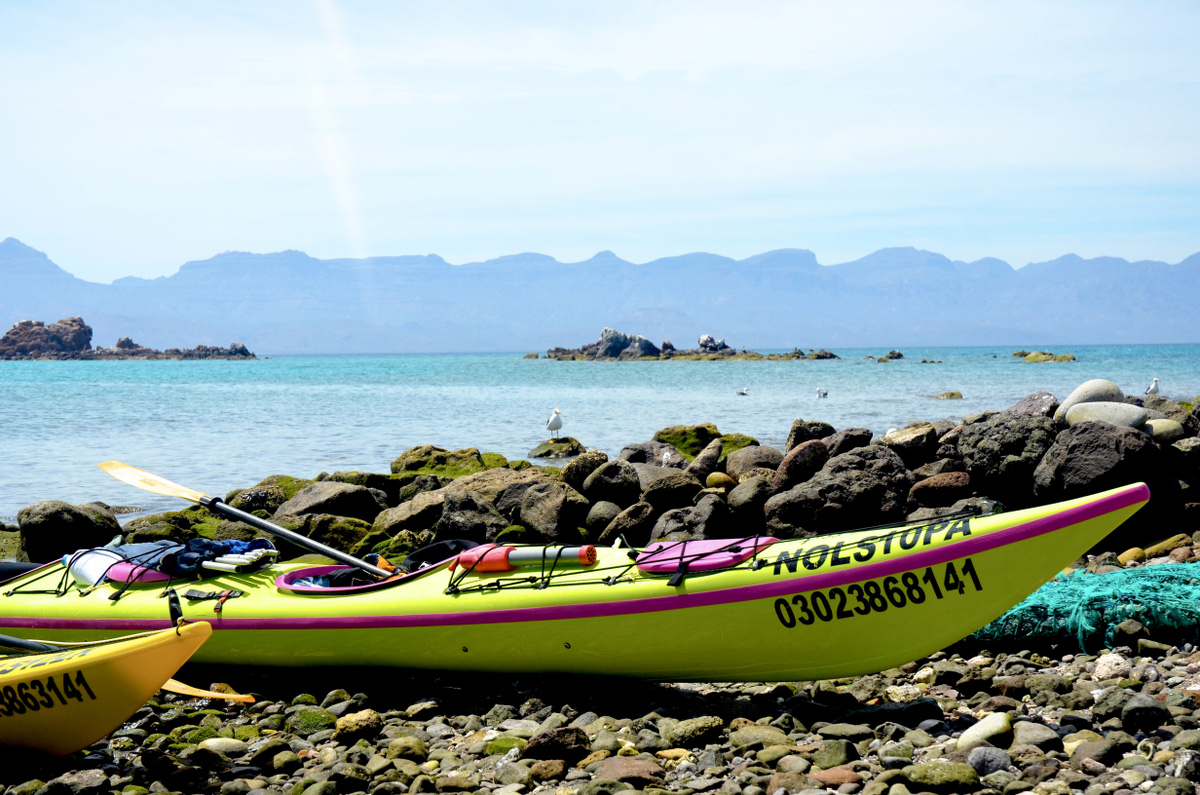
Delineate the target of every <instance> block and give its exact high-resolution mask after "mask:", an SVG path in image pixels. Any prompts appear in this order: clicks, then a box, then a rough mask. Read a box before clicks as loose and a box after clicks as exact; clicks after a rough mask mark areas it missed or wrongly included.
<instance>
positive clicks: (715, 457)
mask: <svg viewBox="0 0 1200 795" xmlns="http://www.w3.org/2000/svg"><path fill="white" fill-rule="evenodd" d="M723 447H724V442H722V441H721V439H719V438H717V439H713V440H712V441H711V442H709V443H708V445H707V446H705V448H704V449H703V450H701V451H700V453H699V455H697V456H696V457H695V458H694V459H693V460H692V463H690V464H688V466H687V470H686V471H687V472H688V473H689V474H692V475H695V476H696V479H697V480H700V481H703V480H706V479H707V478H708V476H709V475H711V474H712V473H713V472H716V471H717V468H718V466H719V465H720V463H721V450H722V449H723Z"/></svg>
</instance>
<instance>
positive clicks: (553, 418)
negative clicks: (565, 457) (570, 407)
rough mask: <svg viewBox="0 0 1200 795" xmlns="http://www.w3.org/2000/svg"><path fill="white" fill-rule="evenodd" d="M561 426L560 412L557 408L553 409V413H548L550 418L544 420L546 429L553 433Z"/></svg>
mask: <svg viewBox="0 0 1200 795" xmlns="http://www.w3.org/2000/svg"><path fill="white" fill-rule="evenodd" d="M561 427H562V412H561V411H559V410H558V409H555V410H554V413H553V414H551V415H550V419H548V420H546V430H548V431H550V432H551V433H552V434H553V433H554V432H555V431H557V430H558V429H559V428H561Z"/></svg>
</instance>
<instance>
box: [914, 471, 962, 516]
mask: <svg viewBox="0 0 1200 795" xmlns="http://www.w3.org/2000/svg"><path fill="white" fill-rule="evenodd" d="M970 495H971V476H970V475H968V474H967V473H966V472H943V473H942V474H940V475H933V476H932V477H928V478H926V479H925V480H922V481H919V482H918V483H917V484H916V485H915V486H913V487H912V490H911V491H909V493H908V498H909V499H910V500H912V501H913V502H915V503H916V504H917V505H920V506H921V507H923V508H945V507H947V506H950V505H953V504H954V503H956V502H957V501H959V500H961V499H963V498H964V497H969V496H970Z"/></svg>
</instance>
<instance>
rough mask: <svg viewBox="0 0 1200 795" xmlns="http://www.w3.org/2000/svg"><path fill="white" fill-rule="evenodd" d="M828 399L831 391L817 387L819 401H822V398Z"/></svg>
mask: <svg viewBox="0 0 1200 795" xmlns="http://www.w3.org/2000/svg"><path fill="white" fill-rule="evenodd" d="M827 397H829V390H828V389H821V387H817V400H820V399H821V398H827Z"/></svg>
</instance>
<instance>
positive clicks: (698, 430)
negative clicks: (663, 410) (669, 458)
mask: <svg viewBox="0 0 1200 795" xmlns="http://www.w3.org/2000/svg"><path fill="white" fill-rule="evenodd" d="M719 438H721V432H720V431H719V430H717V426H716V425H713V424H712V423H711V422H706V423H703V424H700V425H671V426H670V427H667V428H663V429H662V430H660V431H657V432H656V433H655V434H654V441H656V442H663V443H665V444H669V445H671V446H672V447H674V448H675V449H676V450H678V451H679V452H680V453H682V454H683V455H684V457H685V458H687V459H688V460H689V461H690V460H692V459H694V458H695V457H696V456H698V455H699V454H700V452H701V451H702V450H704V448H705V447H707V446H708V445H709V444H711V443H712V442H713V440H714V439H719Z"/></svg>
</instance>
